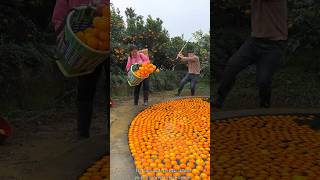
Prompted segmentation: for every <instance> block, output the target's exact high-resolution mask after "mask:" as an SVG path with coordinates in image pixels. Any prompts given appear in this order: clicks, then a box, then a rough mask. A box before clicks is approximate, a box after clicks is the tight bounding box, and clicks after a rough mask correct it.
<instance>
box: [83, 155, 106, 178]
mask: <svg viewBox="0 0 320 180" xmlns="http://www.w3.org/2000/svg"><path fill="white" fill-rule="evenodd" d="M109 160H110V158H109V156H104V157H102V158H101V159H100V160H98V161H97V162H95V163H94V164H93V165H92V166H91V167H89V168H88V169H87V170H86V172H85V173H83V175H82V176H81V177H80V178H79V180H107V179H109V174H110V171H109Z"/></svg>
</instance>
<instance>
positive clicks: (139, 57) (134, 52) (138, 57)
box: [126, 45, 150, 106]
mask: <svg viewBox="0 0 320 180" xmlns="http://www.w3.org/2000/svg"><path fill="white" fill-rule="evenodd" d="M129 50H130V55H129V57H128V61H127V66H126V70H127V72H129V71H130V67H131V66H132V65H133V64H146V63H150V60H149V58H148V57H147V56H146V55H144V54H143V53H139V52H138V48H137V47H136V46H134V45H132V46H130V48H129ZM142 84H143V100H144V105H145V106H147V105H148V97H149V78H146V79H144V80H143V81H142V82H141V83H140V84H139V85H137V86H135V87H134V105H138V102H139V94H140V88H141V85H142Z"/></svg>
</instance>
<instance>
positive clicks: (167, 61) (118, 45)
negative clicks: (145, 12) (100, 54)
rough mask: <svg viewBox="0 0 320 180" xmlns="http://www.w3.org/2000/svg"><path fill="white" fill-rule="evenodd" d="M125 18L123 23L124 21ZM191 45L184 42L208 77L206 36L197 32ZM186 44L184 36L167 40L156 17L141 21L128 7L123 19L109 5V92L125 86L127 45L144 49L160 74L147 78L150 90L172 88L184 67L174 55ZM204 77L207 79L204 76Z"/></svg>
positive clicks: (207, 36) (181, 74) (163, 29)
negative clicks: (149, 82)
mask: <svg viewBox="0 0 320 180" xmlns="http://www.w3.org/2000/svg"><path fill="white" fill-rule="evenodd" d="M124 19H125V20H124ZM193 37H194V39H195V41H194V42H189V43H188V46H189V47H188V48H192V49H194V50H195V51H196V53H197V55H199V56H200V60H201V61H202V63H201V64H202V66H203V70H204V71H205V72H207V73H204V74H205V75H208V74H209V68H208V67H209V63H208V59H209V57H208V52H209V48H210V43H209V41H210V40H209V39H210V38H209V37H210V36H209V34H207V33H203V32H202V31H198V32H196V33H194V34H193ZM185 43H186V40H185V38H184V36H183V35H182V36H176V37H170V36H169V33H168V31H167V30H166V29H165V28H164V27H163V21H162V20H161V19H160V18H153V17H151V16H148V17H146V18H144V17H143V16H141V15H138V14H136V13H135V11H134V10H133V9H132V8H127V9H126V10H125V18H124V17H123V16H122V15H121V14H120V11H119V10H118V9H116V8H114V7H113V6H112V5H111V66H112V68H111V75H112V76H111V84H112V88H114V89H112V91H114V92H119V91H117V89H122V90H123V89H124V88H126V87H127V82H126V73H125V66H126V63H127V59H128V56H129V52H128V49H129V46H130V45H131V44H134V45H136V46H137V47H138V48H139V49H144V48H147V49H148V53H149V57H150V59H151V60H152V63H153V64H155V65H156V66H157V67H158V68H160V69H161V73H160V74H157V75H151V78H152V84H151V90H152V89H156V90H160V89H166V90H172V89H174V88H176V86H177V84H179V81H180V80H181V78H182V76H183V74H184V73H186V72H187V69H186V66H185V65H183V64H181V63H180V62H179V61H177V60H176V56H177V53H178V52H179V51H180V49H181V47H182V46H183V45H184V44H185ZM207 77H208V76H207Z"/></svg>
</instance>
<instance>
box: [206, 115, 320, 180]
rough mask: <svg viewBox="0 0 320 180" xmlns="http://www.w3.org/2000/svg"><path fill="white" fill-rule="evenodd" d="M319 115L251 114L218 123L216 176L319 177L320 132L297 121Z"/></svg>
mask: <svg viewBox="0 0 320 180" xmlns="http://www.w3.org/2000/svg"><path fill="white" fill-rule="evenodd" d="M316 117H317V116H315V115H270V116H248V117H240V118H231V119H227V120H223V121H220V122H214V123H213V124H212V125H213V129H214V132H213V136H214V139H213V146H214V147H213V151H214V154H215V156H214V159H213V162H214V164H213V173H214V179H217V180H220V179H226V180H227V179H238V180H245V179H247V180H248V179H249V180H250V179H270V180H272V179H273V180H280V179H281V180H282V179H283V180H286V179H287V180H292V179H296V180H298V179H301V180H303V179H310V180H316V179H319V177H320V133H319V132H317V131H315V130H313V129H311V128H310V126H308V125H301V124H302V123H297V122H298V121H301V122H308V121H309V122H310V120H311V121H312V120H313V119H315V118H316ZM297 120H298V121H297Z"/></svg>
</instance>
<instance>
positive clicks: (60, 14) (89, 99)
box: [52, 0, 110, 139]
mask: <svg viewBox="0 0 320 180" xmlns="http://www.w3.org/2000/svg"><path fill="white" fill-rule="evenodd" d="M109 4H110V0H98V1H97V0H94V1H93V0H57V1H56V4H55V8H54V12H53V16H52V23H53V25H54V29H55V32H56V34H57V40H58V41H60V40H61V38H62V37H63V28H64V26H65V23H66V17H67V15H68V13H69V12H70V11H71V10H72V9H74V8H76V7H79V6H83V5H86V6H87V5H95V6H96V7H97V12H98V14H101V13H102V8H103V6H105V5H109ZM103 67H104V68H105V71H106V75H109V73H108V72H107V63H106V61H104V63H102V64H100V65H98V66H97V67H96V68H95V70H94V71H93V72H92V73H90V74H87V75H83V76H79V77H78V94H77V109H78V118H77V121H78V123H77V124H78V137H79V139H86V138H89V137H90V133H89V130H90V124H91V118H92V113H93V100H94V96H95V93H96V86H97V82H98V79H99V77H100V75H101V71H102V68H103ZM107 79H108V77H107Z"/></svg>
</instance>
